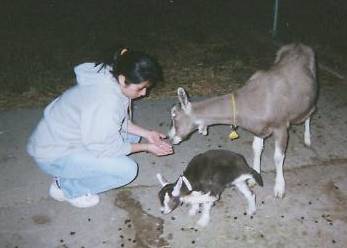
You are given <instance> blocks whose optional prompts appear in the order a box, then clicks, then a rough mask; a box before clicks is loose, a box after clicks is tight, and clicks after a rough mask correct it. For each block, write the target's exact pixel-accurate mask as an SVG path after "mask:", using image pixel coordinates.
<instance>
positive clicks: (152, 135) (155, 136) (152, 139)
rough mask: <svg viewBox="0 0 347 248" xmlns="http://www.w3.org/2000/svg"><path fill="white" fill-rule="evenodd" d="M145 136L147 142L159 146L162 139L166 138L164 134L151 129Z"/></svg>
mask: <svg viewBox="0 0 347 248" xmlns="http://www.w3.org/2000/svg"><path fill="white" fill-rule="evenodd" d="M145 138H146V139H147V140H148V142H149V143H151V144H156V145H158V146H160V144H161V142H162V141H163V139H165V138H166V135H165V134H163V133H160V132H157V131H154V130H151V131H149V132H148V133H147V135H146V137H145Z"/></svg>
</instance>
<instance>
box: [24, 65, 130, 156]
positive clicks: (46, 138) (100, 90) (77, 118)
mask: <svg viewBox="0 0 347 248" xmlns="http://www.w3.org/2000/svg"><path fill="white" fill-rule="evenodd" d="M110 69H111V68H110V67H109V66H107V67H106V68H103V69H101V65H98V66H96V67H95V64H94V63H84V64H81V65H78V66H76V67H75V69H74V70H75V74H76V79H77V85H75V86H73V87H72V88H70V89H68V90H66V91H65V92H64V93H63V94H62V95H61V96H59V97H58V98H56V99H55V100H54V101H53V102H51V103H50V104H49V105H48V106H47V107H46V108H45V110H44V115H43V118H42V119H41V120H40V122H39V124H38V126H37V127H36V129H35V130H34V132H33V134H32V135H31V137H30V139H29V142H28V145H27V151H28V153H29V154H30V155H31V156H33V157H34V158H35V159H36V160H39V161H53V160H55V159H57V158H60V157H63V156H66V155H69V154H71V153H75V152H89V153H92V154H94V155H95V156H97V157H109V156H120V155H127V154H129V153H130V151H131V145H130V143H129V142H127V141H125V140H124V138H125V136H126V134H127V124H128V107H129V102H130V99H129V98H128V97H126V96H125V95H123V93H122V92H121V90H120V87H119V84H118V82H117V81H116V79H115V78H114V77H113V75H112V74H111V72H110ZM99 70H100V71H99Z"/></svg>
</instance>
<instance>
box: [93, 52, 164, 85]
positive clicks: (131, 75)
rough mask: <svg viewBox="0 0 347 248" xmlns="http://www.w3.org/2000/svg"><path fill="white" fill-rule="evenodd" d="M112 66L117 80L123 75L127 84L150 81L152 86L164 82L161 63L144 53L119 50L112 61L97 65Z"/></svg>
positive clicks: (99, 62) (103, 61) (97, 63)
mask: <svg viewBox="0 0 347 248" xmlns="http://www.w3.org/2000/svg"><path fill="white" fill-rule="evenodd" d="M99 64H102V65H103V66H102V67H101V68H104V67H105V66H106V65H110V66H112V71H111V73H112V74H113V76H114V77H115V78H118V76H119V75H123V76H124V77H125V79H126V83H127V84H139V83H142V82H144V81H148V82H149V83H150V84H151V85H154V84H155V83H156V82H158V81H160V80H162V70H161V67H160V65H159V63H158V62H157V61H156V60H155V59H154V58H153V57H151V56H149V55H148V54H146V53H144V52H140V51H132V50H129V49H127V48H123V49H119V50H118V51H117V52H116V53H115V55H114V56H113V58H112V59H107V60H105V59H102V62H101V61H98V62H96V63H95V65H99Z"/></svg>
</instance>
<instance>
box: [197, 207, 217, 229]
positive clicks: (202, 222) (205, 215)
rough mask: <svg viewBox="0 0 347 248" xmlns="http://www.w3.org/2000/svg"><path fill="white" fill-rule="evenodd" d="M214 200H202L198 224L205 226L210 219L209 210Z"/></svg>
mask: <svg viewBox="0 0 347 248" xmlns="http://www.w3.org/2000/svg"><path fill="white" fill-rule="evenodd" d="M213 202H214V201H209V202H204V203H203V209H202V214H201V217H200V219H199V221H198V223H197V224H198V225H199V226H206V225H207V224H208V222H209V221H210V210H211V207H212V205H213Z"/></svg>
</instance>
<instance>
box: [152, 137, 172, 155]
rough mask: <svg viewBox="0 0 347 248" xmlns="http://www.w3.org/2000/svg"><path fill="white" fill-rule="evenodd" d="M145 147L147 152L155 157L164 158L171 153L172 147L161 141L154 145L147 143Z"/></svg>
mask: <svg viewBox="0 0 347 248" xmlns="http://www.w3.org/2000/svg"><path fill="white" fill-rule="evenodd" d="M147 145H148V146H147V150H148V152H151V153H153V154H154V155H157V156H165V155H169V154H172V153H173V149H172V146H171V145H170V144H169V143H167V142H165V141H163V140H161V141H160V142H158V143H156V144H153V143H149V144H147Z"/></svg>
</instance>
